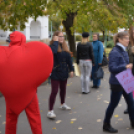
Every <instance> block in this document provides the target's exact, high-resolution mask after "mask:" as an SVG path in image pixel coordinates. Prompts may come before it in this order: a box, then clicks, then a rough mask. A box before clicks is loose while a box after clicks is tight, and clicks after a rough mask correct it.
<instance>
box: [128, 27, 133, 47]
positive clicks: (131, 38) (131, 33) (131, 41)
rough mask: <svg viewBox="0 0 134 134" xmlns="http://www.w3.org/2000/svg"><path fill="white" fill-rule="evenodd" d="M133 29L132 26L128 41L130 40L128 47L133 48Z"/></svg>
mask: <svg viewBox="0 0 134 134" xmlns="http://www.w3.org/2000/svg"><path fill="white" fill-rule="evenodd" d="M133 31H134V27H133V26H132V27H131V28H130V30H129V39H130V46H134V36H133Z"/></svg>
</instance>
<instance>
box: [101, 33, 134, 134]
mask: <svg viewBox="0 0 134 134" xmlns="http://www.w3.org/2000/svg"><path fill="white" fill-rule="evenodd" d="M128 44H129V35H128V33H125V32H120V33H118V34H117V35H116V36H115V47H114V48H113V49H112V51H111V52H110V54H109V71H110V73H111V74H110V79H109V83H110V89H111V95H110V103H109V105H108V108H107V110H106V114H105V118H104V123H103V130H104V131H107V132H110V133H117V132H118V130H117V129H114V128H113V127H112V126H111V118H112V115H113V113H114V110H115V108H116V107H117V106H118V104H119V101H120V99H121V96H122V95H123V96H124V99H125V101H126V102H127V106H128V113H129V119H130V124H131V127H132V128H134V101H133V95H132V93H129V94H127V93H126V92H125V90H124V89H123V87H122V86H121V85H120V83H119V82H118V80H117V79H116V77H115V76H116V75H117V74H118V73H120V72H122V71H124V70H126V69H128V68H129V69H132V68H133V64H132V63H129V57H128V53H127V51H126V48H127V46H128Z"/></svg>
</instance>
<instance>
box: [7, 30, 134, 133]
mask: <svg viewBox="0 0 134 134" xmlns="http://www.w3.org/2000/svg"><path fill="white" fill-rule="evenodd" d="M19 34H20V35H18V33H17V32H16V35H15V36H13V37H14V38H15V39H16V37H17V36H20V42H21V41H22V39H21V38H22V36H23V35H22V34H21V33H19ZM10 37H11V43H12V42H13V41H14V39H12V34H11V35H10ZM24 38H25V37H24ZM98 39H99V35H98V34H97V33H94V34H93V42H92V43H90V42H89V33H87V32H84V33H82V41H81V42H79V43H78V45H77V59H76V62H77V64H79V66H80V70H81V88H82V93H83V94H88V93H89V92H90V86H89V82H90V80H91V79H92V80H93V86H92V88H99V86H100V79H95V78H94V73H95V72H96V71H97V70H98V68H99V67H100V66H101V64H102V60H103V51H104V48H103V44H102V42H100V41H99V40H98ZM129 39H130V41H129ZM128 46H129V47H128ZM50 48H51V50H52V53H53V58H54V65H53V70H52V72H51V75H50V78H51V94H50V97H49V110H48V113H47V117H48V118H51V119H54V118H56V114H55V113H54V103H55V100H56V96H57V93H58V89H59V88H60V101H61V106H60V107H59V108H60V109H63V110H70V109H71V107H69V106H68V105H67V104H66V103H65V98H66V86H67V79H68V77H69V72H70V77H73V75H74V68H73V63H72V58H71V55H70V51H69V48H68V46H67V44H66V42H65V40H64V35H63V33H62V32H60V31H57V32H55V33H54V35H53V38H52V41H51V42H50ZM128 54H129V55H128ZM133 64H134V29H133V30H132V31H131V32H130V34H128V33H126V32H120V33H118V34H117V35H116V36H115V47H114V48H113V49H112V51H111V52H110V54H109V71H110V79H109V84H110V89H111V95H110V103H109V105H108V108H107V110H106V113H105V117H104V122H103V130H104V131H107V132H110V133H117V132H118V130H117V129H114V128H113V127H112V126H111V118H112V115H113V113H114V110H115V108H116V107H117V105H118V103H119V101H120V98H121V96H122V95H123V96H124V98H125V101H126V103H127V106H128V108H127V110H128V114H129V119H130V124H131V126H132V128H134V99H133V94H132V93H129V94H127V93H126V92H125V91H124V89H123V87H122V86H121V85H120V83H119V82H118V80H117V79H116V77H115V76H116V74H118V73H120V72H122V71H124V70H126V69H131V70H132V73H133V74H134V67H133V66H134V65H133ZM25 110H26V113H27V116H28V118H29V122H30V125H31V129H32V131H33V133H34V134H42V128H41V118H40V112H39V107H38V99H37V96H36V95H35V97H34V98H33V100H32V102H31V103H30V104H29V105H28V106H27V107H26V108H25ZM9 116H10V118H9ZM17 117H18V115H16V114H15V113H13V111H10V109H7V123H6V134H9V133H10V134H16V124H17Z"/></svg>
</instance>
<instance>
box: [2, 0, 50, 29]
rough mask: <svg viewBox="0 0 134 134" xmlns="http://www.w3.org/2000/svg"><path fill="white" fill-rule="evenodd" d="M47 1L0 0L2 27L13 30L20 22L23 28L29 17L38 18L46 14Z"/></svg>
mask: <svg viewBox="0 0 134 134" xmlns="http://www.w3.org/2000/svg"><path fill="white" fill-rule="evenodd" d="M46 2H47V0H5V1H3V0H0V28H2V29H3V30H7V29H10V30H11V31H12V30H14V28H15V29H16V28H17V27H18V25H19V24H20V28H21V30H23V29H24V28H25V22H27V20H28V18H29V17H33V18H34V19H35V20H36V18H37V17H38V16H42V15H43V14H44V9H45V5H46Z"/></svg>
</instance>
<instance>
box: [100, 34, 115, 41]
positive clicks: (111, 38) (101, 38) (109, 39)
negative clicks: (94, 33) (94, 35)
mask: <svg viewBox="0 0 134 134" xmlns="http://www.w3.org/2000/svg"><path fill="white" fill-rule="evenodd" d="M104 39H105V38H104ZM104 39H103V36H102V35H101V36H100V37H99V41H101V42H104ZM111 40H113V36H107V41H111Z"/></svg>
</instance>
